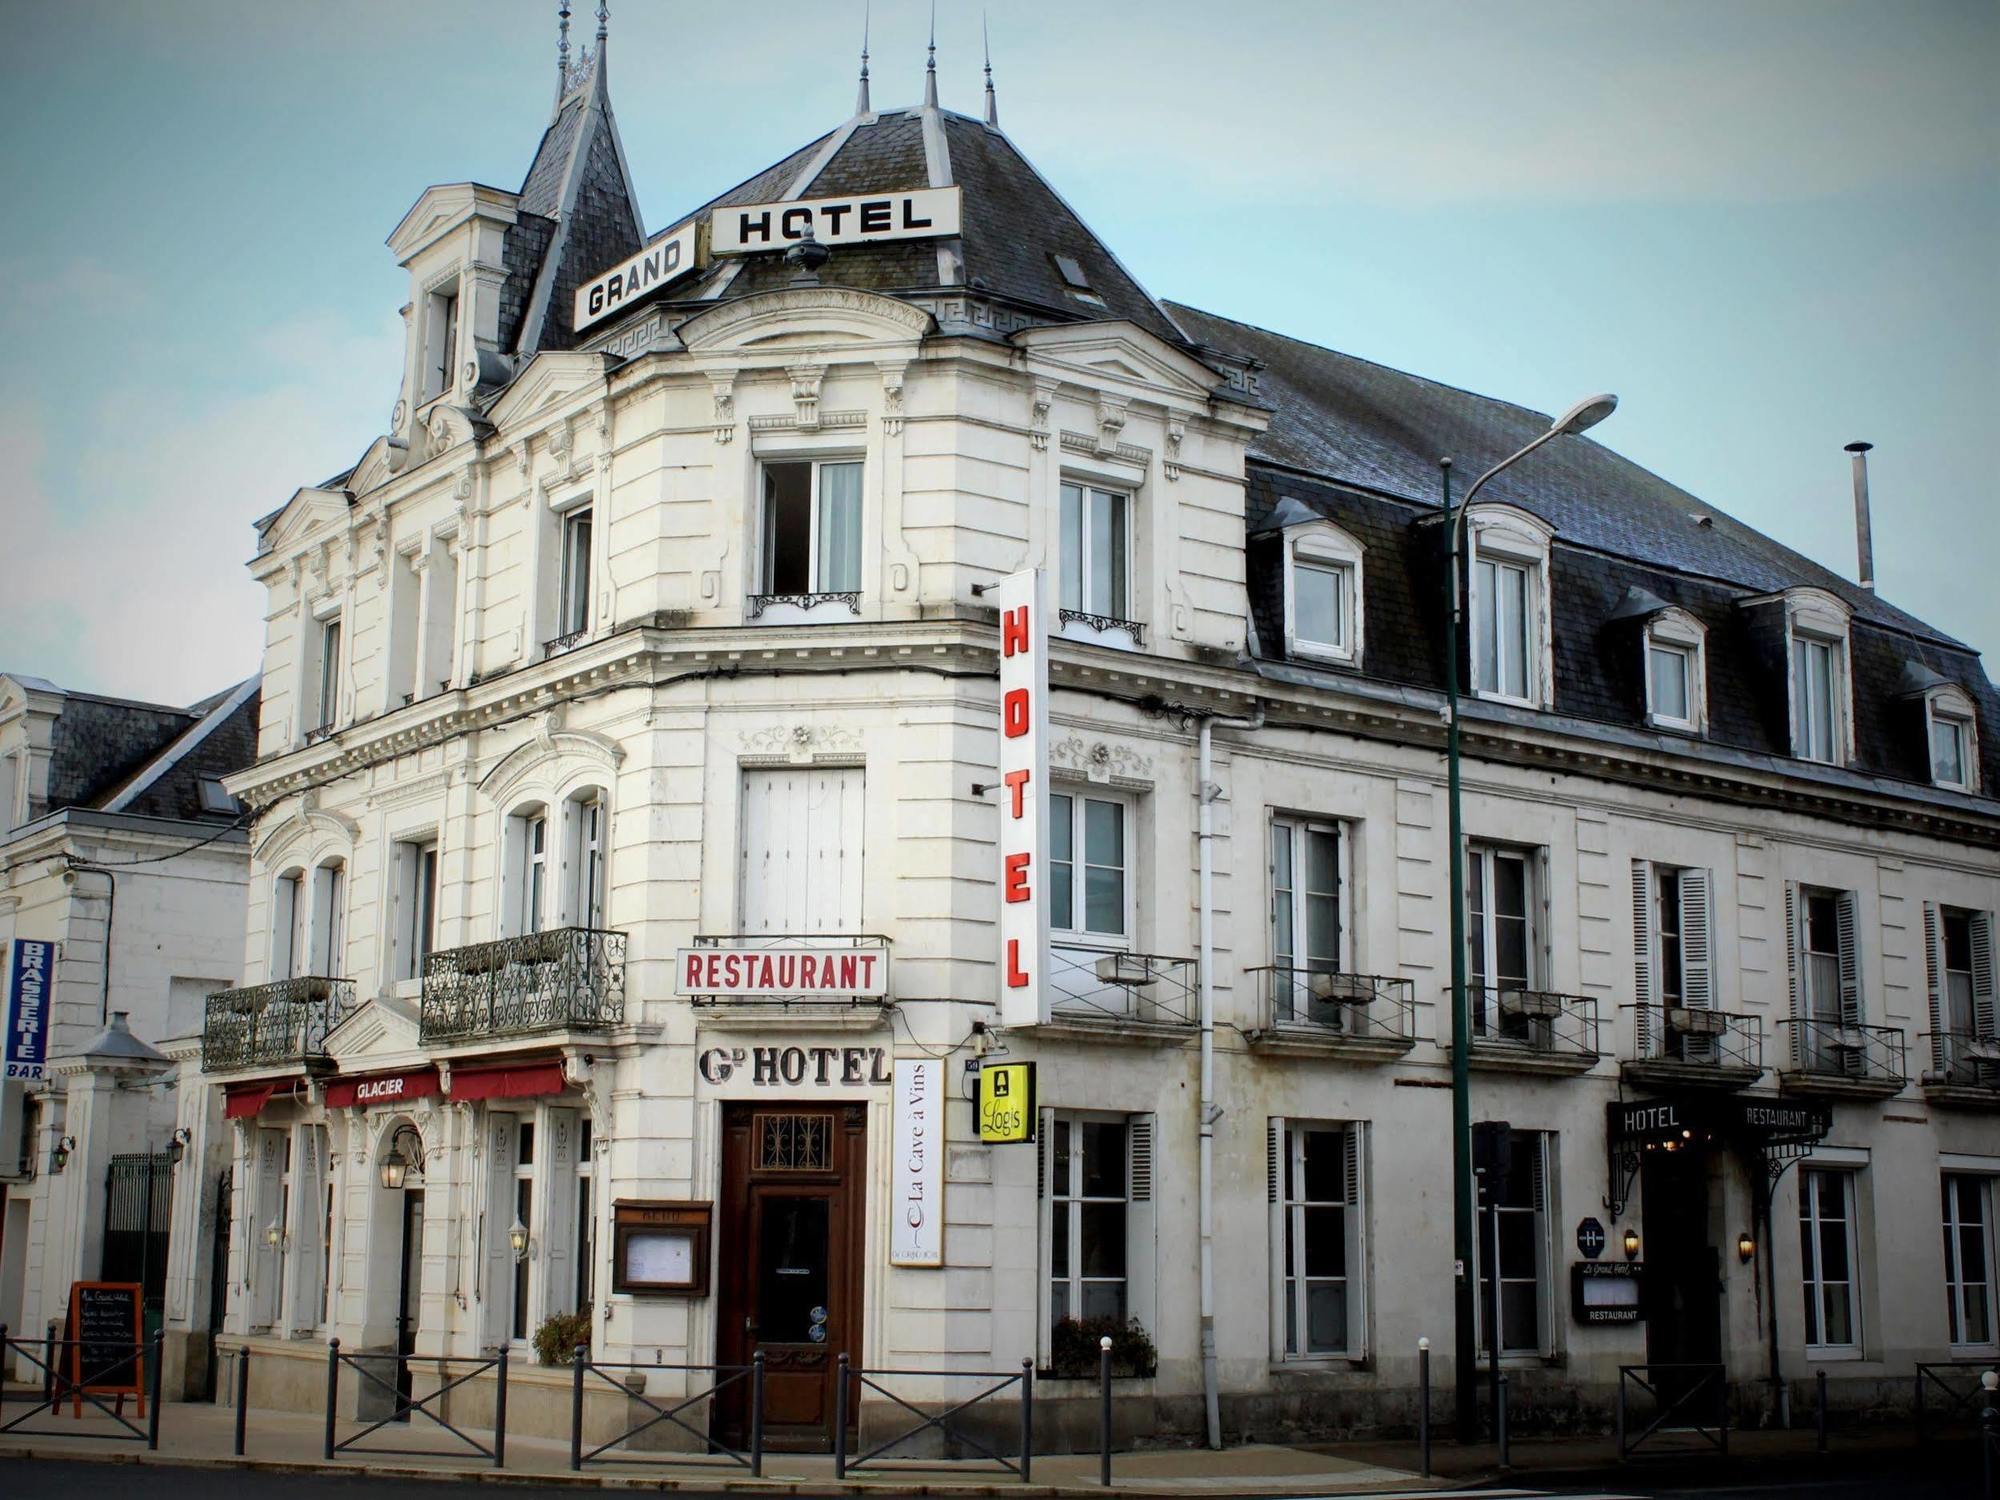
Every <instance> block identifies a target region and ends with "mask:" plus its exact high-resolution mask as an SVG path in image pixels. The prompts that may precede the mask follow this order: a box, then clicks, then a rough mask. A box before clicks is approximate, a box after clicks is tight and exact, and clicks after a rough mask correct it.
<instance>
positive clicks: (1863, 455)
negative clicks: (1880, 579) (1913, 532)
mask: <svg viewBox="0 0 2000 1500" xmlns="http://www.w3.org/2000/svg"><path fill="white" fill-rule="evenodd" d="M1874 446H1875V445H1874V444H1873V443H1849V444H1848V445H1847V448H1846V450H1845V451H1846V452H1847V453H1849V454H1851V455H1852V456H1853V458H1854V545H1855V550H1856V551H1857V552H1858V553H1859V554H1860V562H1861V580H1860V581H1861V586H1862V587H1863V588H1864V589H1866V590H1868V592H1869V593H1871V594H1872V593H1874V592H1875V535H1874V531H1873V529H1872V528H1871V526H1870V525H1869V519H1868V450H1869V449H1870V448H1873V447H1874Z"/></svg>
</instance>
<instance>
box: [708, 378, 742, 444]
mask: <svg viewBox="0 0 2000 1500" xmlns="http://www.w3.org/2000/svg"><path fill="white" fill-rule="evenodd" d="M708 390H709V394H710V395H712V396H713V397H714V398H715V440H716V441H717V442H718V443H726V442H728V441H729V440H730V439H731V438H733V437H735V436H736V377H735V375H733V374H729V375H711V376H709V377H708Z"/></svg>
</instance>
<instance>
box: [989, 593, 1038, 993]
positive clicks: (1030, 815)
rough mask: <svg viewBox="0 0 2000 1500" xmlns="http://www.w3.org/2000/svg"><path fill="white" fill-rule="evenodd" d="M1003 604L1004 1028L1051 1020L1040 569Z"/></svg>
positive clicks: (1005, 595) (1002, 599)
mask: <svg viewBox="0 0 2000 1500" xmlns="http://www.w3.org/2000/svg"><path fill="white" fill-rule="evenodd" d="M993 593H994V595H995V596H996V597H997V599H998V602H999V605H1000V1024H1001V1025H1002V1026H1033V1025H1035V1024H1037V1023H1038V1022H1042V1021H1046V1020H1047V1019H1048V1018H1049V992H1048V955H1049V896H1048V861H1047V852H1048V812H1049V789H1048V787H1047V786H1046V785H1045V783H1046V781H1047V780H1048V763H1049V755H1048V747H1049V631H1048V589H1047V585H1046V583H1045V582H1044V580H1043V577H1042V571H1041V569H1039V568H1029V569H1027V570H1026V571H1024V572H1020V573H1011V574H1009V575H1008V576H1007V577H1005V578H1003V579H1001V580H1000V581H999V582H998V583H997V584H995V585H994V586H993Z"/></svg>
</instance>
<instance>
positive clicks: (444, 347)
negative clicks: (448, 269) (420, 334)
mask: <svg viewBox="0 0 2000 1500" xmlns="http://www.w3.org/2000/svg"><path fill="white" fill-rule="evenodd" d="M430 304H431V305H430V337H429V342H428V353H429V359H428V361H427V363H426V369H425V373H424V397H423V399H424V400H426V401H431V400H434V399H436V398H437V397H439V396H442V395H443V394H444V393H445V392H446V391H448V390H450V389H451V387H452V369H453V367H454V366H455V365H456V364H457V363H458V287H457V286H456V285H455V284H454V285H453V286H451V287H449V288H448V289H446V290H444V291H439V292H433V293H431V299H430Z"/></svg>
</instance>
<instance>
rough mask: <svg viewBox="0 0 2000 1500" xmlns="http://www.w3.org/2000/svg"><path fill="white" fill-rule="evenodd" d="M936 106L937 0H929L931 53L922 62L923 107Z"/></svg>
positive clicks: (934, 107) (933, 107) (932, 107)
mask: <svg viewBox="0 0 2000 1500" xmlns="http://www.w3.org/2000/svg"><path fill="white" fill-rule="evenodd" d="M937 107H938V102H937V0H931V53H930V59H929V61H927V62H926V63H925V64H924V108H925V109H936V108H937Z"/></svg>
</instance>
